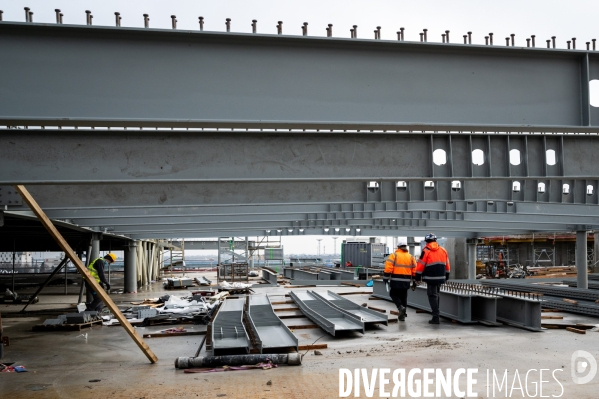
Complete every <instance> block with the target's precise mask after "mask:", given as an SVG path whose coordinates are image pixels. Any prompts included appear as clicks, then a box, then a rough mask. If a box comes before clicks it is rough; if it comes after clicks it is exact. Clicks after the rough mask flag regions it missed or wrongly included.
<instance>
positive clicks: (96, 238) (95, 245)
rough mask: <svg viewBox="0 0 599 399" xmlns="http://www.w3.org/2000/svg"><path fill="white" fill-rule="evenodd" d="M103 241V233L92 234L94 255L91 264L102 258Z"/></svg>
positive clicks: (92, 254)
mask: <svg viewBox="0 0 599 399" xmlns="http://www.w3.org/2000/svg"><path fill="white" fill-rule="evenodd" d="M101 239H102V233H93V234H92V253H91V257H90V262H91V261H94V260H96V259H98V258H99V257H100V240H101Z"/></svg>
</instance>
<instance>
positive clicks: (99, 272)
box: [85, 252, 116, 312]
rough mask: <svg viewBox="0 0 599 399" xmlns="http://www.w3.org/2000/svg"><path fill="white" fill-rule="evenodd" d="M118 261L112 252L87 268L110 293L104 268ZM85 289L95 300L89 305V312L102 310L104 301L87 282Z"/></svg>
mask: <svg viewBox="0 0 599 399" xmlns="http://www.w3.org/2000/svg"><path fill="white" fill-rule="evenodd" d="M115 261H116V255H115V254H113V253H112V252H111V253H109V254H107V255H106V256H104V258H98V259H96V260H94V261H92V262H91V263H90V264H89V266H88V267H87V271H89V274H91V275H92V277H93V278H94V279H95V280H96V282H97V283H98V284H100V287H102V285H104V286H105V287H106V291H110V284H108V280H106V276H105V275H104V267H105V266H106V265H107V264H111V263H114V262H115ZM85 289H86V290H87V292H91V293H92V297H93V300H92V301H91V303H90V304H89V305H87V310H97V311H98V312H99V311H101V310H102V308H103V307H104V304H103V303H102V299H101V298H100V296H99V295H98V293H97V292H96V291H95V290H94V288H93V287H92V286H91V285H89V284H88V283H87V281H86V282H85Z"/></svg>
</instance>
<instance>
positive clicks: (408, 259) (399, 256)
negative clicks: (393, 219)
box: [383, 241, 416, 321]
mask: <svg viewBox="0 0 599 399" xmlns="http://www.w3.org/2000/svg"><path fill="white" fill-rule="evenodd" d="M415 275H416V259H414V257H413V256H412V255H411V254H410V253H409V252H408V244H407V242H405V241H399V242H398V243H397V250H396V251H395V252H394V253H392V254H391V255H389V257H388V258H387V261H386V262H385V272H384V275H383V280H384V281H385V284H386V285H387V284H388V287H389V295H390V296H391V299H392V300H393V302H394V303H395V306H397V310H398V311H399V317H398V319H399V320H400V321H404V320H405V319H406V316H407V312H406V309H407V306H408V290H409V289H410V283H411V282H412V279H413V277H414V276H415Z"/></svg>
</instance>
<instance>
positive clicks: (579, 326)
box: [541, 323, 595, 330]
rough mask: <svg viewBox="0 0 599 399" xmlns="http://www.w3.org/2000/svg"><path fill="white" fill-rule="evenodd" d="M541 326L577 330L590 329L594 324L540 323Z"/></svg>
mask: <svg viewBox="0 0 599 399" xmlns="http://www.w3.org/2000/svg"><path fill="white" fill-rule="evenodd" d="M541 327H545V328H568V327H572V328H576V329H579V330H590V329H591V328H594V327H595V326H594V325H593V324H569V323H541Z"/></svg>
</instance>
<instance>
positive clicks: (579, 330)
mask: <svg viewBox="0 0 599 399" xmlns="http://www.w3.org/2000/svg"><path fill="white" fill-rule="evenodd" d="M566 330H568V331H571V332H574V333H576V334H586V333H587V332H586V330H581V329H578V328H574V327H566Z"/></svg>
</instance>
